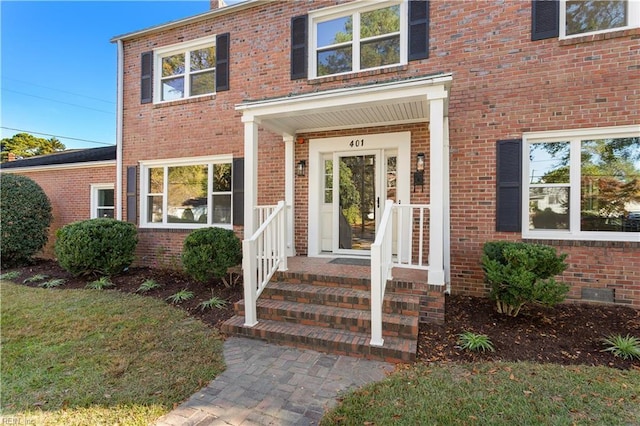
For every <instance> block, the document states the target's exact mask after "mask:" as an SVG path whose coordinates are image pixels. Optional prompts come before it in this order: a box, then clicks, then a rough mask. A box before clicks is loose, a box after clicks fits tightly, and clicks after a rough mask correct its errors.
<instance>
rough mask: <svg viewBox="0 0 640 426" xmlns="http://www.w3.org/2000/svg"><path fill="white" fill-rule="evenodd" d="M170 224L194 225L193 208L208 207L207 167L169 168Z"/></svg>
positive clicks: (168, 218)
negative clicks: (183, 223) (184, 223)
mask: <svg viewBox="0 0 640 426" xmlns="http://www.w3.org/2000/svg"><path fill="white" fill-rule="evenodd" d="M168 173H169V188H168V195H167V196H168V206H167V209H168V211H167V214H168V215H167V221H168V222H174V223H175V222H186V223H194V222H195V215H194V214H193V208H194V207H196V206H203V205H204V206H206V205H207V186H208V177H207V174H208V167H207V166H206V165H194V166H181V167H169V172H168Z"/></svg>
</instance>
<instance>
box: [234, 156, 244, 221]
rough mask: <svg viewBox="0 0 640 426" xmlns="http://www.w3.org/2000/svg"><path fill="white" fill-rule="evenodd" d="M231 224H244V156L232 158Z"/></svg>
mask: <svg viewBox="0 0 640 426" xmlns="http://www.w3.org/2000/svg"><path fill="white" fill-rule="evenodd" d="M232 198H233V224H234V225H236V226H238V225H244V158H234V159H233V197H232Z"/></svg>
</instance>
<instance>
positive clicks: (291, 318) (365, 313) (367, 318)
mask: <svg viewBox="0 0 640 426" xmlns="http://www.w3.org/2000/svg"><path fill="white" fill-rule="evenodd" d="M234 306H235V311H236V314H237V315H244V312H245V310H244V309H245V308H244V300H241V301H239V302H237V303H236V304H235V305H234ZM257 309H258V318H259V320H262V319H265V320H275V321H286V322H294V323H299V324H304V325H316V326H320V327H330V328H338V329H344V330H351V331H359V332H363V333H366V332H368V331H369V330H371V312H370V311H369V310H359V309H350V308H340V307H333V306H324V305H313V304H311V305H310V304H306V303H298V302H289V301H286V300H273V299H263V298H260V299H258V302H257ZM418 330H419V326H418V317H417V316H409V315H401V314H394V313H383V314H382V334H383V335H386V336H402V337H407V338H416V337H417V336H418Z"/></svg>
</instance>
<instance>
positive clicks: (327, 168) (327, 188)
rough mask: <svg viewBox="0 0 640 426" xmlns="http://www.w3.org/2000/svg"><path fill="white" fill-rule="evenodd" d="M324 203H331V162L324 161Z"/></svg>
mask: <svg viewBox="0 0 640 426" xmlns="http://www.w3.org/2000/svg"><path fill="white" fill-rule="evenodd" d="M324 202H325V203H328V204H329V203H333V160H324Z"/></svg>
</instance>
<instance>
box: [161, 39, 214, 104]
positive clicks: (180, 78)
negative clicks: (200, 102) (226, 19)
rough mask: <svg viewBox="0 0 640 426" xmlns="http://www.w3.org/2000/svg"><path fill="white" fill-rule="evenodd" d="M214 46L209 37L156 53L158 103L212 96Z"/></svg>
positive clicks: (212, 40)
mask: <svg viewBox="0 0 640 426" xmlns="http://www.w3.org/2000/svg"><path fill="white" fill-rule="evenodd" d="M215 42H216V39H215V37H211V38H207V39H205V40H198V41H197V42H195V43H186V44H181V45H179V46H170V47H168V48H164V49H158V50H156V51H155V55H156V58H155V68H156V72H155V75H156V76H157V79H158V80H157V84H155V87H156V90H157V92H156V96H157V99H159V100H160V101H161V102H163V101H173V100H176V99H183V98H191V97H195V96H201V95H208V94H211V93H214V92H215V90H216V84H215V76H216V43H215Z"/></svg>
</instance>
